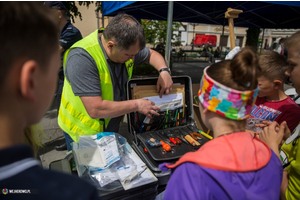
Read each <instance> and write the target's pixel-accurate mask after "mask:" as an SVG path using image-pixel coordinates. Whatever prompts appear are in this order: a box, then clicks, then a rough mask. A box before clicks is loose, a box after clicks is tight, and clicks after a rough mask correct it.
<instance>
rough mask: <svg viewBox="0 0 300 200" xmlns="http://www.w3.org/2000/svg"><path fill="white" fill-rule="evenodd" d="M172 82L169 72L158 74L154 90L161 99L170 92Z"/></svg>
mask: <svg viewBox="0 0 300 200" xmlns="http://www.w3.org/2000/svg"><path fill="white" fill-rule="evenodd" d="M172 85H173V80H172V77H171V75H170V74H169V72H167V71H163V72H161V73H160V74H159V77H158V80H157V84H156V89H157V92H159V97H160V98H161V97H162V95H163V94H169V93H170V92H171V91H172Z"/></svg>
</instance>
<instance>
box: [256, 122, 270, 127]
mask: <svg viewBox="0 0 300 200" xmlns="http://www.w3.org/2000/svg"><path fill="white" fill-rule="evenodd" d="M271 124H272V122H270V121H262V123H261V124H255V126H256V127H259V128H261V129H263V128H264V127H266V126H269V125H271Z"/></svg>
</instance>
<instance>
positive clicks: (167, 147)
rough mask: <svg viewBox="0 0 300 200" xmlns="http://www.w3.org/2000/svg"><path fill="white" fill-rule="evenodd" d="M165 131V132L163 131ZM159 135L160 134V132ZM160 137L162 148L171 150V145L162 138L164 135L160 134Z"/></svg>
mask: <svg viewBox="0 0 300 200" xmlns="http://www.w3.org/2000/svg"><path fill="white" fill-rule="evenodd" d="M162 133H163V132H162ZM158 135H159V134H158ZM159 137H160V138H161V140H160V143H161V145H162V148H163V149H164V150H166V151H171V146H170V145H169V144H167V143H165V142H164V141H163V140H162V137H161V136H160V135H159Z"/></svg>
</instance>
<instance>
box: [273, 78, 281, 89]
mask: <svg viewBox="0 0 300 200" xmlns="http://www.w3.org/2000/svg"><path fill="white" fill-rule="evenodd" d="M273 84H274V87H275V89H277V90H278V89H280V88H281V86H282V81H281V80H278V79H275V80H274V81H273Z"/></svg>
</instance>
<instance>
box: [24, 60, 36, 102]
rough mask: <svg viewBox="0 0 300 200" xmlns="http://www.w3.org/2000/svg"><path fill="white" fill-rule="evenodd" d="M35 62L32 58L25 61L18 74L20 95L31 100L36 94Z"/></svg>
mask: <svg viewBox="0 0 300 200" xmlns="http://www.w3.org/2000/svg"><path fill="white" fill-rule="evenodd" d="M37 68H38V66H37V63H36V62H35V61H33V60H29V61H26V62H25V63H24V64H23V65H22V69H21V75H20V79H21V80H20V90H21V95H22V96H23V97H24V98H26V99H29V100H31V101H35V99H36V94H35V88H36V84H37V83H36V80H35V79H36V76H37Z"/></svg>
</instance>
